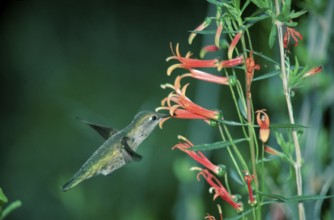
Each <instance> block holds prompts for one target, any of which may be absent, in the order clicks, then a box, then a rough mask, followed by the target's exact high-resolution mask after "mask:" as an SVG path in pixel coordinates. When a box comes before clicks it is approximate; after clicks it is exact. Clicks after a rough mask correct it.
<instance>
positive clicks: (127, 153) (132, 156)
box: [122, 137, 143, 163]
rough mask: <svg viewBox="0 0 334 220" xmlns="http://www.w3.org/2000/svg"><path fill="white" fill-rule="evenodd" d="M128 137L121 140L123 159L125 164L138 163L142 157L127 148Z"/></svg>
mask: <svg viewBox="0 0 334 220" xmlns="http://www.w3.org/2000/svg"><path fill="white" fill-rule="evenodd" d="M127 140H128V137H123V138H122V146H123V149H122V153H123V157H124V160H125V162H126V163H130V162H132V161H139V160H141V159H142V158H143V157H142V156H141V155H139V154H138V153H136V152H135V151H134V150H132V148H131V147H130V146H129V144H128V142H127Z"/></svg>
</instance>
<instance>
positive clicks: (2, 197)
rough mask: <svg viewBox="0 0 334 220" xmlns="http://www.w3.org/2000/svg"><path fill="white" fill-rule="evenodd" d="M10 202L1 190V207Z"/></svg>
mask: <svg viewBox="0 0 334 220" xmlns="http://www.w3.org/2000/svg"><path fill="white" fill-rule="evenodd" d="M7 202H8V199H7V197H6V195H5V194H4V193H3V191H2V189H1V188H0V206H1V205H2V204H5V203H7Z"/></svg>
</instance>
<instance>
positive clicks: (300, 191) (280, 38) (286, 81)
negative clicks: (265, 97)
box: [275, 0, 305, 220]
mask: <svg viewBox="0 0 334 220" xmlns="http://www.w3.org/2000/svg"><path fill="white" fill-rule="evenodd" d="M275 5H276V13H277V15H279V13H280V6H279V2H278V0H275ZM275 24H276V27H277V35H278V42H279V43H278V45H279V52H280V61H281V73H282V81H283V92H284V95H285V100H286V104H287V108H288V114H289V119H290V123H291V124H295V119H294V116H293V108H292V103H291V97H290V88H289V77H288V74H287V71H286V68H285V62H284V61H285V54H284V48H283V31H282V25H283V23H281V22H280V21H278V20H276V22H275ZM292 138H293V142H294V146H295V155H296V160H295V162H294V168H295V172H296V184H297V194H298V196H301V195H303V188H302V187H303V184H302V174H301V166H302V155H301V150H300V145H299V140H298V136H297V131H296V129H292ZM298 214H299V219H300V220H304V219H305V209H304V204H303V203H302V202H300V203H298Z"/></svg>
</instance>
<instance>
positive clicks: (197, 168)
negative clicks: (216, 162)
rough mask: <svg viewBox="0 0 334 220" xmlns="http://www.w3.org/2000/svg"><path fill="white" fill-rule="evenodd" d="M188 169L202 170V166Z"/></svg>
mask: <svg viewBox="0 0 334 220" xmlns="http://www.w3.org/2000/svg"><path fill="white" fill-rule="evenodd" d="M190 170H191V171H202V168H200V167H191V168H190Z"/></svg>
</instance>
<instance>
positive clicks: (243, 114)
mask: <svg viewBox="0 0 334 220" xmlns="http://www.w3.org/2000/svg"><path fill="white" fill-rule="evenodd" d="M238 106H239V109H240V112H241V115H242V116H243V117H244V119H247V113H246V109H245V108H244V105H243V103H242V101H241V99H240V98H239V99H238Z"/></svg>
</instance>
